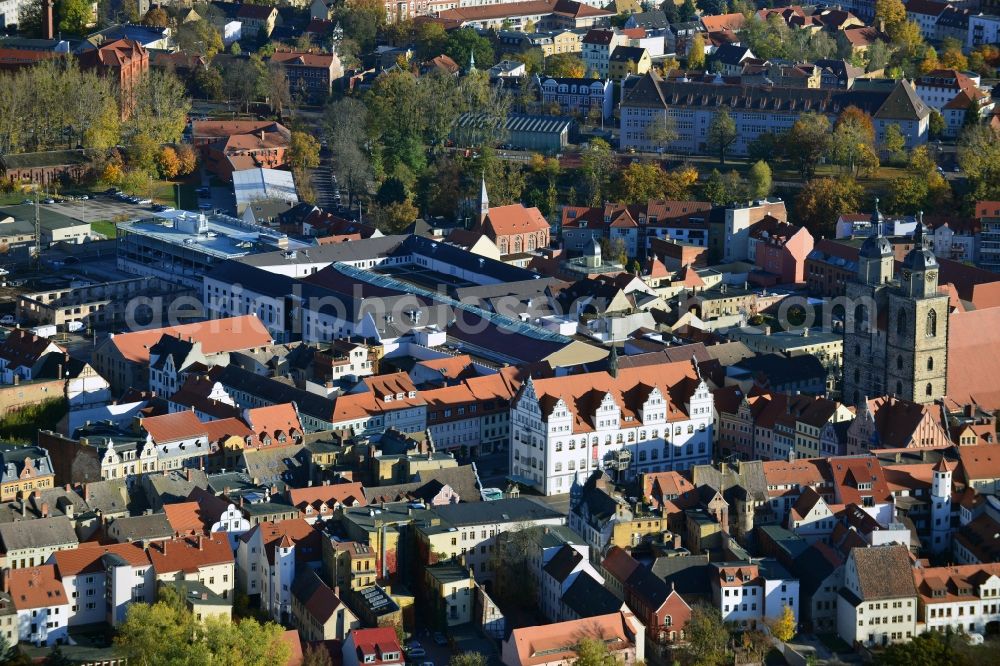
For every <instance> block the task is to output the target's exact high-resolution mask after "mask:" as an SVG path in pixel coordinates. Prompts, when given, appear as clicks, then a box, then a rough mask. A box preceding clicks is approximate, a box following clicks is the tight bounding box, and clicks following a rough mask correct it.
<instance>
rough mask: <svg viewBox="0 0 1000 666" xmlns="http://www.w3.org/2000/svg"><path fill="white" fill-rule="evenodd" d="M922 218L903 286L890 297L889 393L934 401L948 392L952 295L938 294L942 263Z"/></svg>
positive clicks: (901, 274)
mask: <svg viewBox="0 0 1000 666" xmlns="http://www.w3.org/2000/svg"><path fill="white" fill-rule="evenodd" d="M922 218H923V216H922V215H921V216H920V219H919V220H918V222H917V228H916V230H915V231H914V233H913V243H914V246H913V249H912V250H910V252H909V253H907V255H906V258H904V259H903V266H902V269H901V270H900V272H899V287H898V289H893V290H892V291H891V293H890V294H889V303H888V306H889V312H888V315H889V316H888V320H887V325H886V328H887V331H886V334H887V345H886V384H887V386H886V390H887V392H888V393H890V394H892V395H895V396H896V397H899V398H904V399H906V400H910V401H912V402H917V403H931V402H934V401H935V400H939V399H941V398H942V397H944V395H945V392H946V391H947V386H946V383H947V358H948V297H947V296H946V295H944V294H942V293H940V292H939V291H938V263H937V259H936V258H935V256H934V253H933V252H932V251H931V250H930V249H929V247H928V246H927V237H926V234H925V231H924V225H923V219H922Z"/></svg>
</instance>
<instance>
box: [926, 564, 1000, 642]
mask: <svg viewBox="0 0 1000 666" xmlns="http://www.w3.org/2000/svg"><path fill="white" fill-rule="evenodd" d="M913 577H914V581H915V583H916V586H917V593H918V594H919V602H920V621H922V622H923V623H924V626H926V627H927V629H928V630H929V631H940V632H946V631H954V632H955V633H958V634H973V633H978V634H984V633H986V626H987V625H989V624H991V623H994V622H998V621H1000V564H996V563H992V564H965V565H959V566H950V567H928V568H923V567H914V569H913Z"/></svg>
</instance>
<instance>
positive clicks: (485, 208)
mask: <svg viewBox="0 0 1000 666" xmlns="http://www.w3.org/2000/svg"><path fill="white" fill-rule="evenodd" d="M489 213H490V197H489V195H487V194H486V176H485V175H483V183H482V187H481V188H480V189H479V224H480V226H481V225H483V224H486V216H487V215H489Z"/></svg>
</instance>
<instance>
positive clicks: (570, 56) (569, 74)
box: [545, 53, 587, 78]
mask: <svg viewBox="0 0 1000 666" xmlns="http://www.w3.org/2000/svg"><path fill="white" fill-rule="evenodd" d="M545 73H546V74H547V75H549V76H557V77H566V78H581V77H583V76H585V75H586V73H587V72H586V66H585V65H584V64H583V59H582V58H580V56H578V55H576V54H574V53H554V54H552V55H550V56H549V57H548V58H546V59H545Z"/></svg>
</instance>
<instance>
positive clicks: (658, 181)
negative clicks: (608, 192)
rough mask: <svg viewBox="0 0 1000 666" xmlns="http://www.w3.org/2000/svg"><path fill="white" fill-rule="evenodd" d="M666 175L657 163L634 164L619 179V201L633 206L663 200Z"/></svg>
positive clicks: (637, 162)
mask: <svg viewBox="0 0 1000 666" xmlns="http://www.w3.org/2000/svg"><path fill="white" fill-rule="evenodd" d="M666 175H667V174H666V173H664V171H663V169H662V168H661V167H660V165H659V164H657V163H656V162H640V161H638V160H637V161H635V162H632V163H631V164H629V165H628V166H627V167H626V168H625V170H624V171H622V172H621V176H620V177H619V180H618V196H619V199H620V200H621V201H623V202H625V203H629V204H632V203H640V202H643V203H644V202H646V201H649V200H650V199H660V198H662V197H663V188H664V183H665V180H666Z"/></svg>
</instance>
